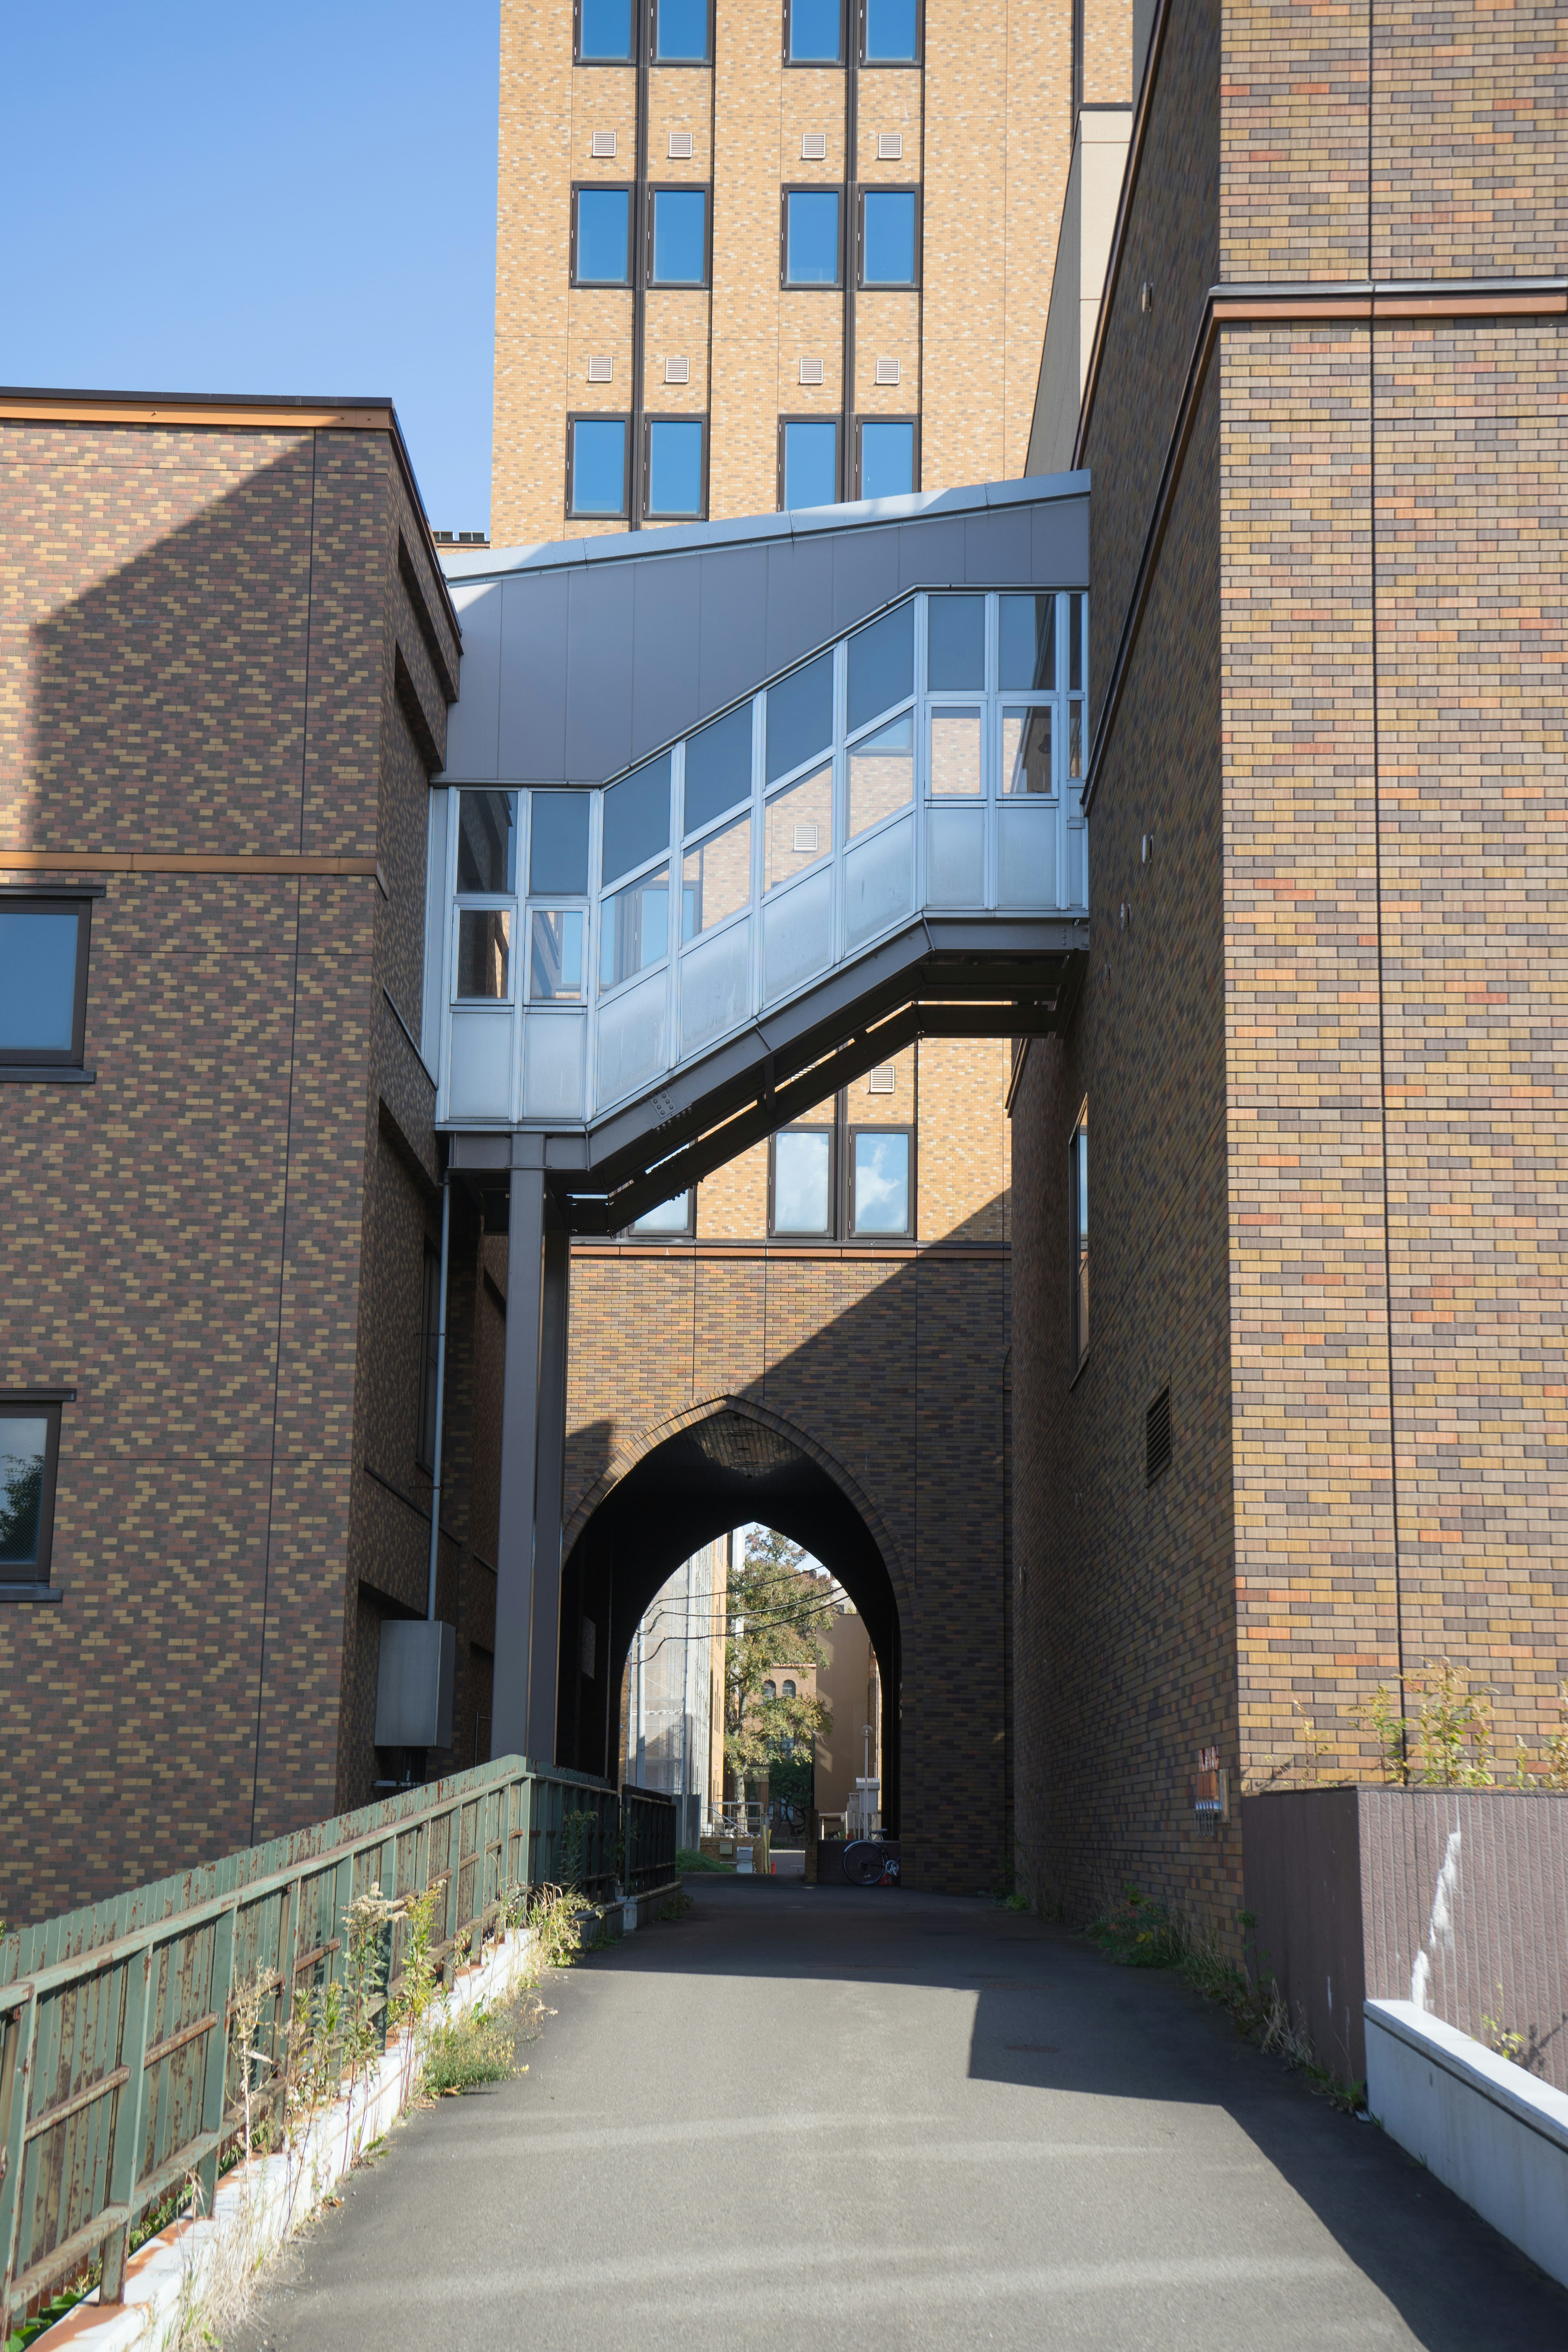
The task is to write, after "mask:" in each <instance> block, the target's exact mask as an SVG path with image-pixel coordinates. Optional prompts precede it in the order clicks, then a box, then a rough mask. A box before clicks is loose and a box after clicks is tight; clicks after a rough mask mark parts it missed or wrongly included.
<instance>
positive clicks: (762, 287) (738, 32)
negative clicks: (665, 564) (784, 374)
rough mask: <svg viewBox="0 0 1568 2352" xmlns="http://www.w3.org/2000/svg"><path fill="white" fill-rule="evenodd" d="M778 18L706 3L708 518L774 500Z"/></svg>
mask: <svg viewBox="0 0 1568 2352" xmlns="http://www.w3.org/2000/svg"><path fill="white" fill-rule="evenodd" d="M778 21H779V20H778V18H777V16H776V14H774V13H773V12H771V11H770V12H768V14H767V17H766V23H767V33H766V37H763V19H762V17H761V16H760V15H759V12H758V10H757V8H756V7H755V5H748V0H715V6H714V41H715V57H716V59H717V64H716V67H715V76H716V94H715V100H714V110H715V114H716V117H717V121H718V131H717V136H716V138H715V142H714V156H713V286H714V295H715V299H714V307H713V401H712V407H711V411H710V417H711V422H710V427H709V441H710V457H709V467H708V510H709V512H710V514H711V515H715V516H720V515H741V514H770V513H772V511H773V508H774V507H775V506H776V504H777V502H778V501H777V496H776V491H775V483H776V479H777V471H778V467H777V455H776V435H777V428H776V423H775V418H776V414H777V412H776V410H775V408H774V406H773V402H774V398H775V394H776V386H777V381H778V338H779V265H778V251H779V186H780V178H779V152H780V128H779V122H780V89H779V84H780V82H781V80H782V79H783V75H782V70H781V67H780V63H779V34H778V29H777V27H778ZM813 79H816V77H813ZM816 127H817V128H824V127H826V126H823V125H818V126H816ZM796 152H797V154H798V152H799V142H798V141H797V142H796Z"/></svg>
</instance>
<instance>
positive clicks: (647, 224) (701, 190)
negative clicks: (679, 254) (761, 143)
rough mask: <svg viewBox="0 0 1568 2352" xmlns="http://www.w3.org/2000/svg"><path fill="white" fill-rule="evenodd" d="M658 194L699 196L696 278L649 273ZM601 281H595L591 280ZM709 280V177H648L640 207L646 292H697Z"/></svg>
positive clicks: (711, 201)
mask: <svg viewBox="0 0 1568 2352" xmlns="http://www.w3.org/2000/svg"><path fill="white" fill-rule="evenodd" d="M658 196H700V197H701V199H702V275H701V277H700V278H656V277H655V276H654V274H653V214H654V200H655V198H656V197H658ZM598 282H602V281H597V280H596V281H595V283H598ZM712 283H713V184H712V182H711V181H710V180H650V181H649V182H648V184H647V204H646V205H645V206H644V208H643V284H644V286H645V287H646V289H647V291H648V292H649V293H650V294H700V293H703V292H705V291H706V290H708V289H710V288H711V286H712Z"/></svg>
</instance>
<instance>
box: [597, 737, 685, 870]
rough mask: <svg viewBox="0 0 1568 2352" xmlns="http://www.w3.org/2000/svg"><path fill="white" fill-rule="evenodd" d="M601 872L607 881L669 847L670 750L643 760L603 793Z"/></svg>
mask: <svg viewBox="0 0 1568 2352" xmlns="http://www.w3.org/2000/svg"><path fill="white" fill-rule="evenodd" d="M604 824H605V838H604V856H603V859H602V862H601V874H602V877H603V879H604V881H605V883H606V884H608V883H611V882H616V881H618V880H619V879H620V877H621V876H622V875H623V874H629V873H630V872H631V870H632V868H633V866H643V865H646V864H647V860H648V859H649V858H650V857H657V856H658V853H659V851H660V850H661V849H668V847H669V753H668V751H663V752H661V753H660V754H659V756H658V759H657V760H646V761H644V762H643V764H642V766H641V767H640V768H634V769H633V770H632V772H631V774H630V775H629V776H623V777H622V778H621V781H620V782H619V783H618V784H612V785H611V786H610V787H609V789H608V791H607V792H606V793H605V808H604Z"/></svg>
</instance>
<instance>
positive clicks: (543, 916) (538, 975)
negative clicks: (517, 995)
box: [528, 907, 585, 1004]
mask: <svg viewBox="0 0 1568 2352" xmlns="http://www.w3.org/2000/svg"><path fill="white" fill-rule="evenodd" d="M584 921H585V919H584V914H583V910H582V908H580V907H536V908H534V910H533V913H532V915H531V917H530V919H529V927H530V930H531V947H530V951H529V964H528V993H529V998H530V1001H531V1003H534V1004H580V1003H582V1001H583V934H584Z"/></svg>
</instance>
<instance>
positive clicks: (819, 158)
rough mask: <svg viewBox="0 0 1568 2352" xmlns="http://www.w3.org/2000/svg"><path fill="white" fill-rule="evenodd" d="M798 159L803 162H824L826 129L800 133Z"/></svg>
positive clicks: (825, 155) (825, 157)
mask: <svg viewBox="0 0 1568 2352" xmlns="http://www.w3.org/2000/svg"><path fill="white" fill-rule="evenodd" d="M800 160H801V162H802V163H826V161H827V133H826V131H802V132H801V134H800Z"/></svg>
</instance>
